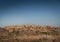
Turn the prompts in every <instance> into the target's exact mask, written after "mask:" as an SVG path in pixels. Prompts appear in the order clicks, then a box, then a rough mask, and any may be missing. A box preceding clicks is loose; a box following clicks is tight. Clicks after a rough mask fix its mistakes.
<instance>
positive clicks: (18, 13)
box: [0, 0, 60, 26]
mask: <svg viewBox="0 0 60 42" xmlns="http://www.w3.org/2000/svg"><path fill="white" fill-rule="evenodd" d="M17 24H40V25H41V24H42V25H54V26H60V1H59V0H0V26H6V25H17Z"/></svg>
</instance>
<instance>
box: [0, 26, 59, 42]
mask: <svg viewBox="0 0 60 42" xmlns="http://www.w3.org/2000/svg"><path fill="white" fill-rule="evenodd" d="M25 39H27V40H37V41H39V40H43V41H44V40H46V42H48V41H49V40H50V42H51V41H53V40H56V42H59V40H60V27H53V26H39V25H15V26H5V27H4V28H1V27H0V40H1V42H2V41H4V40H6V41H8V42H9V40H14V41H15V40H18V41H19V40H25ZM11 42H12V41H11ZM44 42H45V41H44Z"/></svg>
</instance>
